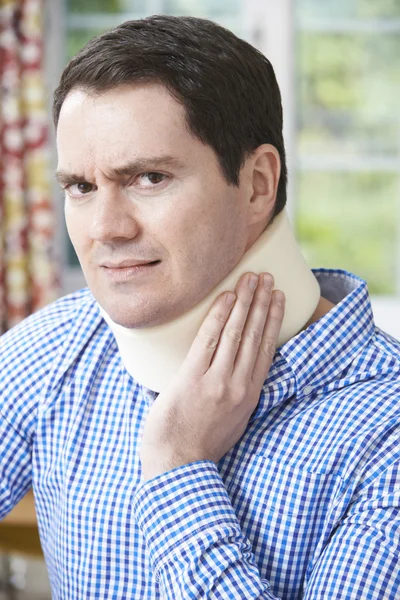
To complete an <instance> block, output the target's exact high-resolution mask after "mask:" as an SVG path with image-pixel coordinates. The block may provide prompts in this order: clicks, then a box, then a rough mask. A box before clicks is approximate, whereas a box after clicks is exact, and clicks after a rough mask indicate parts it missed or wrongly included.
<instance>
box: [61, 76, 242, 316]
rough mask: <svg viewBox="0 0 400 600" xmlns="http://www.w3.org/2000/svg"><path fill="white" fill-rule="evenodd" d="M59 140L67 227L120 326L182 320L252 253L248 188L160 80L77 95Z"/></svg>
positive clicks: (95, 289) (97, 293)
mask: <svg viewBox="0 0 400 600" xmlns="http://www.w3.org/2000/svg"><path fill="white" fill-rule="evenodd" d="M57 146H58V156H59V165H58V172H59V179H60V182H61V185H62V186H63V187H66V200H65V215H66V222H67V228H68V233H69V235H70V238H71V241H72V244H73V245H74V248H75V251H76V253H77V255H78V258H79V261H80V263H81V266H82V269H83V272H84V275H85V278H86V281H87V284H88V286H89V288H90V289H91V291H92V293H93V295H94V297H95V298H96V300H97V301H98V302H99V304H100V305H101V306H102V307H103V308H104V310H105V311H106V312H107V313H108V314H109V315H110V317H111V318H112V319H113V320H114V321H115V322H117V323H119V324H121V325H123V326H125V327H149V326H153V325H159V324H162V323H165V322H168V321H170V320H172V319H174V318H176V317H178V316H179V315H181V314H183V313H184V312H186V311H187V310H189V309H190V308H192V307H193V306H194V305H196V304H197V303H198V302H199V301H200V300H202V298H204V297H205V296H206V295H207V294H208V293H209V292H210V291H211V290H212V288H214V286H215V285H216V284H217V283H219V282H220V281H221V280H222V279H223V278H224V277H225V276H226V275H227V274H228V273H229V272H230V271H231V270H232V269H233V267H234V266H235V265H236V264H237V263H238V262H239V260H240V259H241V257H242V256H243V254H244V252H245V250H246V249H247V245H248V226H247V222H246V218H245V214H246V211H245V210H244V206H245V203H246V197H245V190H244V188H243V189H242V187H235V186H232V185H230V184H228V183H227V182H226V180H225V178H224V177H223V175H222V172H221V170H220V167H219V164H218V161H217V158H216V154H215V153H214V151H213V150H212V149H211V147H209V146H206V145H204V144H203V143H202V142H201V141H199V140H198V139H196V138H194V137H193V135H192V134H191V133H189V131H188V129H187V125H186V120H185V112H184V109H183V108H182V106H181V105H180V104H179V103H178V102H177V101H176V100H175V99H174V98H173V97H172V96H171V95H170V94H169V93H168V92H167V91H166V89H165V88H164V87H162V86H161V85H157V84H147V85H140V86H121V87H119V88H115V89H113V90H111V91H109V92H106V93H103V94H101V95H99V96H97V97H96V96H91V95H89V94H87V93H85V92H82V91H79V90H76V91H73V92H71V93H70V94H69V96H68V97H67V98H66V100H65V102H64V104H63V106H62V110H61V114H60V119H59V124H58V129H57ZM137 263H146V266H142V267H141V268H139V267H137V266H136V267H134V266H132V265H135V264H137Z"/></svg>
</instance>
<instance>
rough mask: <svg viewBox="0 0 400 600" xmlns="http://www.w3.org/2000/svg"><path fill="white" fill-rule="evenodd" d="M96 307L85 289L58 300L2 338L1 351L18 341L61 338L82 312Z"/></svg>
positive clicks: (0, 340)
mask: <svg viewBox="0 0 400 600" xmlns="http://www.w3.org/2000/svg"><path fill="white" fill-rule="evenodd" d="M92 306H93V307H94V306H95V300H94V298H93V296H92V294H91V292H90V290H89V289H88V288H83V289H81V290H78V291H76V292H73V293H71V294H68V295H66V296H62V297H61V298H58V299H57V300H55V301H54V302H51V303H50V304H48V305H47V306H44V307H43V308H41V309H39V310H38V311H36V312H35V313H33V314H31V315H30V316H29V317H26V318H25V319H23V320H22V321H21V322H20V323H18V325H15V326H14V327H12V328H11V329H10V330H9V331H7V332H6V333H5V334H3V335H2V336H1V337H0V351H1V350H2V347H4V346H5V345H6V346H7V345H9V344H10V343H12V345H14V344H15V343H17V342H18V341H24V340H30V341H33V339H34V338H36V337H37V338H38V339H40V340H41V342H42V343H43V342H44V338H45V337H49V338H52V337H54V338H58V339H59V338H60V337H62V332H63V331H66V330H68V328H69V327H70V326H71V324H72V323H73V321H74V320H76V319H77V317H78V316H79V314H80V312H82V311H85V310H88V309H89V308H90V307H92Z"/></svg>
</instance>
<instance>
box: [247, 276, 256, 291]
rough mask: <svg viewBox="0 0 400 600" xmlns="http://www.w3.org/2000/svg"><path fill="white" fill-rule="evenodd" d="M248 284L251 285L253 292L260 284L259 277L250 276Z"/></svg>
mask: <svg viewBox="0 0 400 600" xmlns="http://www.w3.org/2000/svg"><path fill="white" fill-rule="evenodd" d="M247 283H248V284H249V288H250V289H251V290H255V289H256V287H257V283H258V277H257V275H249V279H248V281H247Z"/></svg>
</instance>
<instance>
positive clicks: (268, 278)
mask: <svg viewBox="0 0 400 600" xmlns="http://www.w3.org/2000/svg"><path fill="white" fill-rule="evenodd" d="M263 280H264V287H265V289H266V290H268V291H269V290H271V288H272V286H273V285H274V279H273V277H272V275H270V274H269V273H266V274H264V277H263Z"/></svg>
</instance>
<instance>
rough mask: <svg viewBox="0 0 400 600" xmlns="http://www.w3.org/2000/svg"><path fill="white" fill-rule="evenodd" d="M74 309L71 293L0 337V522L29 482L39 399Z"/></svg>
mask: <svg viewBox="0 0 400 600" xmlns="http://www.w3.org/2000/svg"><path fill="white" fill-rule="evenodd" d="M74 312H75V305H74V297H73V295H71V297H67V298H65V299H60V300H59V301H57V302H55V303H53V304H52V305H49V306H47V307H46V308H44V309H42V310H39V311H37V312H36V313H35V314H33V315H31V316H30V317H28V318H26V319H25V320H24V321H22V322H21V323H19V324H18V325H17V326H15V327H13V328H12V329H11V330H9V331H8V332H7V333H5V334H4V335H2V336H1V337H0V520H1V519H3V518H4V517H5V516H6V515H7V514H8V513H9V512H10V511H11V510H12V509H13V508H14V506H15V505H16V504H17V503H18V502H19V500H21V499H22V498H23V497H24V496H25V494H26V493H27V491H28V490H29V489H30V488H31V486H32V447H33V443H34V439H35V434H36V427H37V414H38V406H39V400H40V398H41V396H42V395H43V393H44V388H45V384H46V380H47V379H48V377H49V374H50V371H51V369H52V366H53V364H54V362H55V361H56V362H57V355H58V351H59V350H60V347H61V346H62V343H63V341H64V334H65V332H68V331H69V330H70V327H71V321H72V319H73V318H74Z"/></svg>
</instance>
